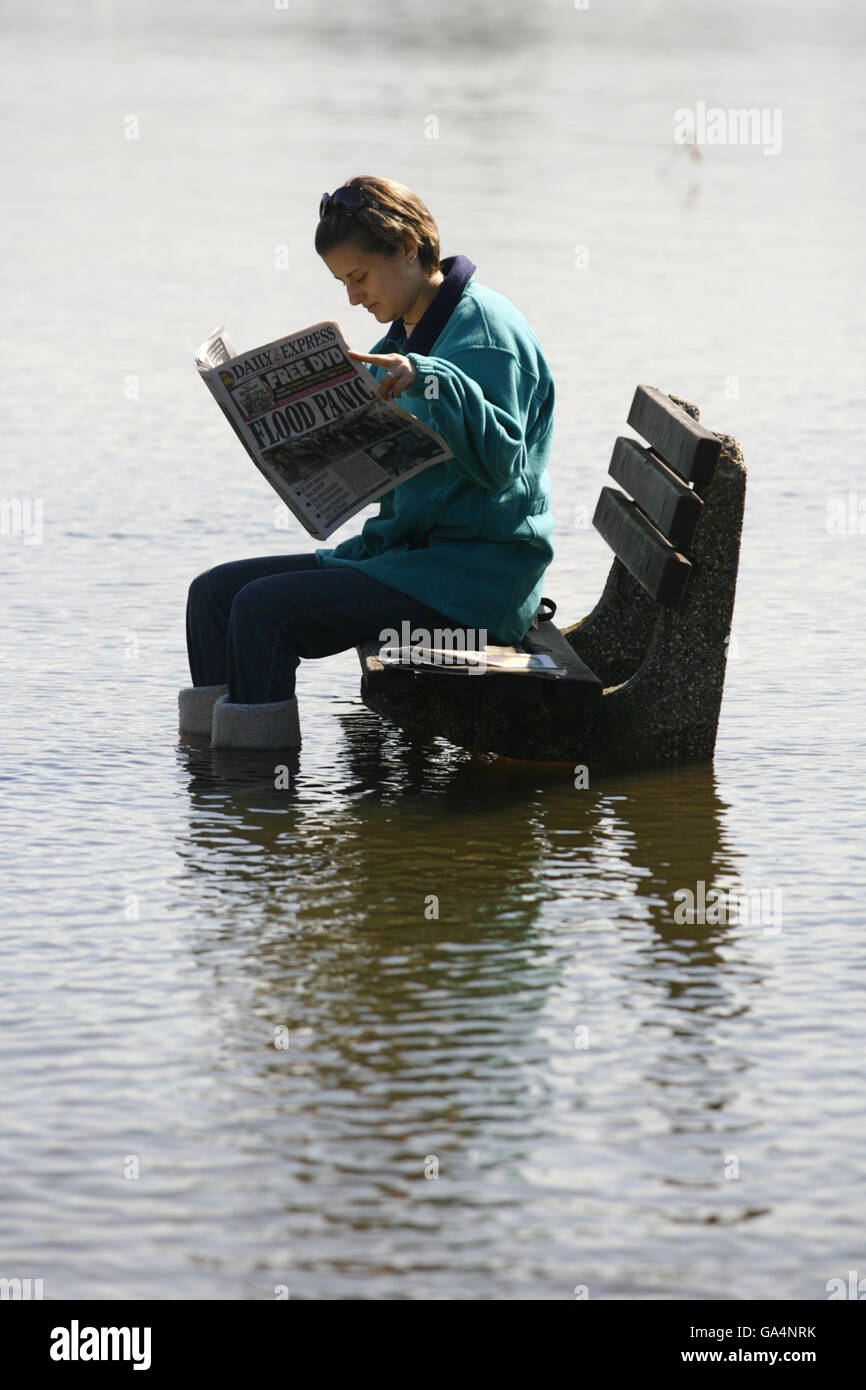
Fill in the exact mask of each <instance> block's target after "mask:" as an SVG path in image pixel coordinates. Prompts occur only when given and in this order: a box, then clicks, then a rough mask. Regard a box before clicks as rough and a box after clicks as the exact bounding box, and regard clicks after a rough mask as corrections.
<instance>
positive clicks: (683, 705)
mask: <svg viewBox="0 0 866 1390" xmlns="http://www.w3.org/2000/svg"><path fill="white" fill-rule="evenodd" d="M628 424H629V425H630V426H631V427H632V429H633V430H634V431H635V432H636V433H637V434H639V435H640V436H641V439H642V440H644V441H645V444H643V443H641V442H640V441H638V440H636V439H633V438H630V437H626V436H621V437H620V438H619V439H617V441H616V443H615V445H614V448H613V455H612V458H611V463H610V474H611V477H612V479H613V481H614V482H616V483H618V484H619V485H620V488H622V489H625V491H624V492H623V491H620V490H619V489H618V488H612V487H609V486H605V487H603V488H602V490H601V495H600V497H599V500H598V505H597V507H596V511H595V516H594V518H593V524H594V526H595V527H596V529H597V530H598V531H599V533H600V534H601V535H602V536H603V537H604V539H605V540H606V541H607V542H608V544H609V545H610V547H611V549H612V550H613V552H614V557H615V558H614V560H613V564H612V567H611V570H610V573H609V575H608V579H607V583H606V585H605V588H604V592H603V593H602V596H601V598H600V599H599V602H598V603H597V604H596V606H595V608H594V609H593V610H592V612H591V613H590V614H589V615H588V616H587V617H585V618H583V619H582V620H580V621H579V622H576V623H573V624H571V625H570V626H567V627H563V628H561V629H560V628H558V627H556V626H555V625H554V623H553V621H552V617H551V616H550V615H549V612H550V610H549V608H548V609H547V611H545V604H546V603H547V601H544V600H543V601H542V607H541V609H540V610H539V615H538V618H537V619H536V624H535V625H534V626H533V627H531V628H530V630H529V631H528V632H527V633H526V635H525V637H524V639H523V641H522V643H520V644H519V648H518V649H519V650H524V651H527V652H546V653H548V654H549V655H550V656H552V657H553V659H554V660H555V661H556V663H557V665H558V666H559V667H561V668H564V674H563V675H553V674H549V673H545V672H537V673H536V672H533V673H526V674H519V675H517V674H503V673H500V672H496V671H495V670H494V669H492V668H490V669H488V670H487V671H486V672H485V673H484V674H480V675H473V676H471V677H470V676H466V675H457V674H455V673H454V672H453V671H449V670H447V669H442V670H437V669H430V668H420V667H417V666H414V667H413V666H395V665H388V664H386V663H384V662H382V661H381V660H380V659H379V655H378V652H379V646H378V644H377V643H375V642H370V643H366V644H365V645H363V646H361V647H359V648H358V649H357V650H358V656H359V659H360V662H361V673H362V676H361V697H362V699H363V700H364V703H365V704H366V705H367V706H368V707H369V708H370V709H373V710H375V711H377V712H378V713H379V714H382V715H384V716H385V717H387V718H388V719H390V720H393V721H394V722H395V723H397V724H398V725H400V726H401V727H402V728H405V729H406V730H408V731H413V732H417V733H419V734H423V735H426V736H428V737H432V736H435V735H443V736H444V737H446V738H448V739H450V740H451V741H452V742H454V743H456V744H458V745H460V746H462V747H465V748H471V749H478V750H484V751H487V752H493V753H499V754H502V755H505V756H508V757H513V758H526V759H537V760H544V761H568V762H576V763H584V764H587V765H589V764H591V763H599V762H600V763H612V764H617V765H632V766H635V765H652V764H662V763H670V762H680V761H687V760H709V759H711V758H712V756H713V752H714V749H715V742H716V732H717V729H718V720H719V710H720V707H721V701H722V690H723V686H724V678H725V663H726V658H727V646H728V640H727V639H728V635H729V633H730V626H731V618H732V615H733V606H734V592H735V588H736V579H737V566H738V562H739V549H740V534H741V530H742V521H743V509H744V504H745V487H746V470H745V468H744V466H743V460H742V455H741V452H740V448H739V445H738V443H737V441H736V440H735V439H732V438H731V437H730V436H728V435H723V434H713V433H711V432H710V431H709V430H707V429H705V428H704V427H703V426H702V425H701V424H700V423H699V422H698V411H697V409H696V407H695V406H693V405H691V404H689V402H687V401H683V400H680V399H679V398H678V397H675V396H668V395H665V394H664V393H663V392H661V391H657V390H655V389H654V388H653V387H649V386H639V387H638V388H637V390H636V392H635V395H634V400H633V401H632V406H631V410H630V411H629V415H628ZM626 493H627V494H629V495H628V496H626Z"/></svg>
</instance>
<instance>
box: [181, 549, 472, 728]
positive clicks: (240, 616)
mask: <svg viewBox="0 0 866 1390" xmlns="http://www.w3.org/2000/svg"><path fill="white" fill-rule="evenodd" d="M404 619H405V620H407V621H408V622H409V623H410V624H411V625H412V627H423V628H426V629H427V630H428V631H430V632H431V634H432V632H433V630H434V629H435V628H437V627H438V628H449V629H451V631H454V632H460V631H462V632H466V633H468V632H469V631H470V629H468V628H465V627H463V626H462V624H460V623H457V622H455V620H454V619H453V618H448V617H446V616H445V615H444V614H442V613H437V612H436V610H435V609H433V608H428V606H427V604H426V603H422V602H421V601H420V600H419V599H415V598H410V597H409V595H408V594H401V593H400V592H399V591H398V590H397V589H391V588H389V587H388V585H387V584H380V583H379V581H378V580H377V579H371V578H370V577H369V576H368V575H365V574H364V573H363V571H362V570H358V569H354V568H353V567H351V566H346V567H345V568H344V567H342V566H340V567H339V568H336V567H333V568H332V567H330V566H328V567H325V566H323V565H319V564H318V563H317V562H316V557H315V555H313V554H312V553H310V554H309V555H262V556H260V557H259V558H258V559H252V560H232V561H230V562H229V563H227V564H224V565H216V566H214V568H213V569H209V570H205V571H204V573H203V574H199V575H197V577H196V578H195V579H194V580H193V581H192V583H191V584H190V586H189V595H188V598H187V605H186V645H187V652H188V654H189V669H190V673H191V675H192V683H193V685H225V684H227V685H228V691H229V695H228V697H229V700H230V701H231V703H232V704H244V705H250V704H264V703H268V702H271V701H276V700H288V699H290V698H291V696H292V695H294V693H295V672H296V670H297V668H298V665H299V662H300V658H301V657H304V658H307V657H320V656H331V655H332V654H333V653H334V652H343V651H346V650H347V649H348V648H349V647H356V646H358V645H359V643H361V642H369V641H372V640H373V639H378V638H379V635H380V633H381V632H382V631H383V629H385V628H396V629H397V630H398V632H399V631H400V628H401V623H402V622H403V620H404ZM476 640H477V639H476Z"/></svg>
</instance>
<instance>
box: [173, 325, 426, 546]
mask: <svg viewBox="0 0 866 1390" xmlns="http://www.w3.org/2000/svg"><path fill="white" fill-rule="evenodd" d="M348 353H349V350H348V347H347V345H346V341H345V339H344V338H343V335H342V333H341V332H340V329H339V327H338V325H337V324H336V323H331V322H328V323H317V324H314V325H313V326H312V327H311V328H305V329H303V330H302V331H301V332H299V333H292V334H290V335H289V336H288V337H286V338H278V339H277V340H276V342H273V343H267V344H265V346H264V347H259V348H253V350H252V351H251V352H244V353H236V352H235V350H234V348H233V347H232V345H231V343H230V342H229V341H228V339H227V337H226V335H225V332H224V330H223V329H222V327H220V328H217V329H215V330H214V332H213V333H211V335H210V337H209V338H208V339H207V340H206V342H204V343H202V345H201V347H200V348H199V350H198V353H197V354H196V359H195V364H196V367H197V368H198V371H199V373H200V375H201V377H202V379H203V381H204V383H205V385H206V386H207V387H208V389H209V390H210V392H211V394H212V395H213V397H214V399H215V401H216V403H217V405H218V406H219V407H220V409H221V410H222V411H223V413H224V414H225V416H226V418H227V420H228V422H229V424H230V425H231V427H232V429H233V430H234V432H235V434H236V435H237V436H238V438H239V439H240V441H241V443H242V444H243V446H244V448H245V449H246V451H247V453H248V454H249V456H250V458H251V459H252V461H253V463H254V464H255V465H256V467H257V468H258V469H260V470H261V472H262V473H263V474H264V476H265V477H266V478H267V480H268V482H269V483H270V485H271V487H272V488H273V489H274V491H275V492H276V493H278V495H279V496H280V497H281V498H282V499H283V501H284V502H285V504H286V506H287V507H288V508H289V510H290V511H292V512H293V513H294V515H295V516H296V517H297V518H298V520H299V521H300V523H301V525H302V526H303V527H304V528H305V529H306V530H307V531H308V532H309V533H310V535H311V536H315V537H316V539H317V540H327V538H328V536H330V534H331V532H332V531H336V530H337V528H338V527H339V526H342V525H343V523H344V522H345V521H348V520H349V518H350V517H353V516H354V515H355V513H356V512H359V511H361V510H362V509H363V508H364V507H366V506H368V505H369V504H370V503H371V502H375V501H376V499H377V498H378V497H381V496H382V495H383V494H384V493H386V492H389V491H390V489H391V488H392V487H396V485H397V483H400V482H403V481H404V480H405V479H406V478H411V477H412V476H413V475H414V474H415V473H420V472H421V470H422V469H424V468H429V467H430V466H431V465H432V464H434V463H441V462H442V460H443V459H447V458H451V456H452V455H451V450H450V449H449V448H448V445H447V444H446V442H445V440H444V439H443V438H442V436H441V435H440V434H437V433H436V431H435V430H431V429H430V428H429V426H427V425H425V424H422V422H421V421H420V420H418V419H416V417H415V416H414V415H411V414H410V413H409V412H408V411H407V410H404V409H403V407H402V406H400V405H398V403H397V402H396V401H383V400H380V399H379V387H378V382H377V381H376V378H375V377H374V376H373V374H372V372H369V371H367V368H366V367H365V366H364V365H363V364H361V363H356V362H354V361H353V359H352V358H351V357H349V355H348Z"/></svg>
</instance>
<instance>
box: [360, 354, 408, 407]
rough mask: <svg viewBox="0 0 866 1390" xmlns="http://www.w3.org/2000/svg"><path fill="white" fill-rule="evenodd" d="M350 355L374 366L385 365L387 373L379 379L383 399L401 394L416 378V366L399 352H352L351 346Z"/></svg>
mask: <svg viewBox="0 0 866 1390" xmlns="http://www.w3.org/2000/svg"><path fill="white" fill-rule="evenodd" d="M348 351H349V356H350V357H355V358H357V360H358V361H359V362H370V363H372V365H373V366H374V367H384V368H385V369H386V370H385V375H384V376H383V377H382V378H381V379H380V381H379V396H380V398H381V399H382V400H383V401H387V400H389V399H390V398H391V397H392V396H399V395H400V392H401V391H405V389H406V387H407V386H411V385H412V382H413V381H414V380H415V368H414V367H413V365H412V363H411V362H410V361H409V358H408V357H404V356H403V355H402V353H399V352H352V349H351V348H349V350H348Z"/></svg>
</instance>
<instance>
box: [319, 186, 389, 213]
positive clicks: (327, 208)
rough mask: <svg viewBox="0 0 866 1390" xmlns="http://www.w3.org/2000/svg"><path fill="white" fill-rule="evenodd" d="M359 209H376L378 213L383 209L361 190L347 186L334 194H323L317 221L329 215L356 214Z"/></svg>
mask: <svg viewBox="0 0 866 1390" xmlns="http://www.w3.org/2000/svg"><path fill="white" fill-rule="evenodd" d="M361 208H378V209H379V211H380V212H384V211H385V209H384V208H383V207H382V204H381V203H377V202H376V201H375V199H373V198H368V197H367V195H366V193H365V192H364V191H363V189H360V188H357V187H356V186H355V184H349V185H348V187H346V188H338V189H337V191H336V193H323V194H322V199H321V202H320V203H319V220H320V221H321V219H322V218H323V217H327V216H328V215H329V214H330V213H340V212H349V213H351V212H358V211H359V210H360V209H361Z"/></svg>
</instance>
